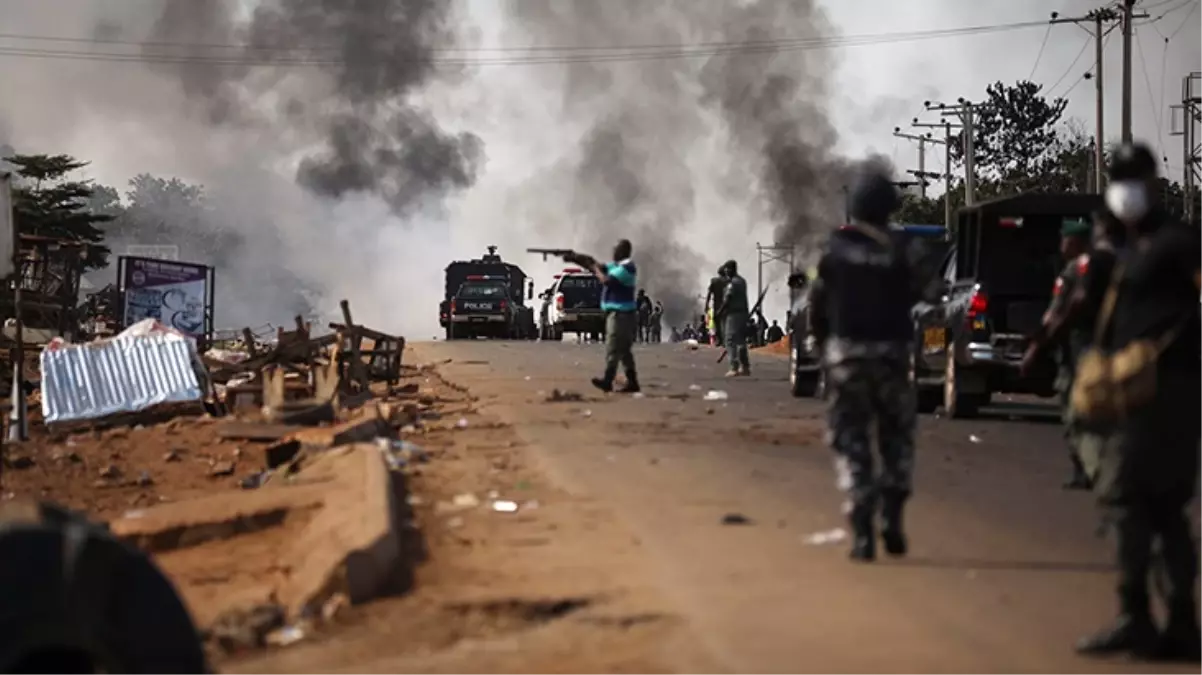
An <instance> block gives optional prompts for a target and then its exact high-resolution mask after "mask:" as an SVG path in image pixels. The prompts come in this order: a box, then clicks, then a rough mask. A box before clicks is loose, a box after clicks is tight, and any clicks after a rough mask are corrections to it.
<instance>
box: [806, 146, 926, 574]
mask: <svg viewBox="0 0 1202 675" xmlns="http://www.w3.org/2000/svg"><path fill="white" fill-rule="evenodd" d="M900 201H901V200H900V195H899V194H898V191H897V188H896V187H895V186H894V184H893V182H892V180H891V179H890V177H889V176H888V175H887V174H886V173H885V172H884V171H883V170H881V169H879V168H876V167H865V168H864V169H863V170H862V171H861V175H859V176H858V178H857V180H856V183H855V185H854V187H853V189H852V190H851V193H850V205H849V211H850V216H851V218H852V220H853V223H852V224H851V225H850V226H849V227H847V228H841V229H839V230H838V231H836V232H835V233H833V234H832V235H831V238H830V240H829V242H828V243H827V245H826V249H825V251H824V253H823V255H822V258H821V261H820V262H819V264H818V270H817V274H816V275H815V279H814V282H813V284H812V285H811V288H810V303H809V304H810V311H809V321H810V334H811V335H813V336H814V338H815V339H816V341H817V343H818V344H819V345H820V349H821V351H822V360H823V366H824V367H825V368H826V371H827V374H828V379H827V381H828V383H829V386H830V390H831V405H830V410H829V419H828V424H829V427H830V433H829V437H830V439H831V445H832V449H833V450H834V451H835V454H836V456H837V462H836V465H837V467H838V473H839V476H838V483H839V486H840V487H841V488H842V489H843V490H845V491H846V492H847V493H848V498H849V501H850V504H849V505H848V506H849V507H850V508H849V509H848V511H849V519H850V523H851V527H852V529H853V531H854V537H853V543H852V550H851V558H852V559H853V560H860V561H870V560H873V559H875V557H876V541H875V534H874V523H873V521H874V519H875V518H876V516H877V509H878V508H879V509H880V515H881V517H882V520H883V529H882V531H881V538H882V540H883V542H884V544H885V551H886V552H887V553H889V554H890V555H894V556H900V555H905V553H906V550H907V542H906V537H905V534H904V532H903V527H902V520H903V518H902V511H903V507H904V505H905V503H906V500H907V499H908V498H909V496H910V492H911V471H912V468H913V463H914V428H915V422H916V410H915V395H914V388H913V386H912V385H911V383H910V378H909V370H910V353H911V352H910V343H911V340H912V339H913V334H914V329H913V323H912V321H911V318H910V308H911V307H912V306H913V304H914V303H915V302H916V300H917V299H918V298H919V296H920V292H921V289H922V288H924V286H925V283H924V282H925V280H924V279H921V278H919V277H920V276H921V275H920V274H918V273H917V272H916V270H915V269H914V266H913V263H912V262H911V259H910V257H909V255H908V250H907V247H906V245H905V240H904V238H903V237H902V236H901V234H900V233H893V232H890V230H889V227H888V223H889V216H890V214H891V213H892V212H893V211H894V210H895V209H897V207H898V206H899V204H900ZM874 422H875V424H874ZM874 432H877V433H878V435H879V438H878V443H879V450H880V452H879V455H880V460H881V464H882V470H881V472H880V474H879V475H877V474H876V473H875V472H874V468H873V462H874V457H873V452H872V437H873V434H874Z"/></svg>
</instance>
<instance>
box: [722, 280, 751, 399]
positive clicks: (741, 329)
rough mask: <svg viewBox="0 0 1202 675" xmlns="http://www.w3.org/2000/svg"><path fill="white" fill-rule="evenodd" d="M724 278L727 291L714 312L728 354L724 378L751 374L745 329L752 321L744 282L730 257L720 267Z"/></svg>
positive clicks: (745, 282) (723, 293)
mask: <svg viewBox="0 0 1202 675" xmlns="http://www.w3.org/2000/svg"><path fill="white" fill-rule="evenodd" d="M722 270H723V275H724V276H725V277H726V290H725V291H723V292H722V300H721V303H720V304H719V306H718V311H717V315H718V316H719V317H721V321H722V338H723V342H724V343H725V346H726V352H727V354H728V355H729V356H730V370H729V371H727V373H726V376H727V377H735V376H738V375H744V376H746V375H750V374H751V357H750V355H749V354H748V353H747V335H748V332H747V329H748V324H749V323H750V321H751V315H750V312H751V307H749V306H748V304H747V281H746V280H744V279H743V277H741V276H739V265H738V263H736V262H735V261H733V260H728V261H726V264H725V265H723V266H722Z"/></svg>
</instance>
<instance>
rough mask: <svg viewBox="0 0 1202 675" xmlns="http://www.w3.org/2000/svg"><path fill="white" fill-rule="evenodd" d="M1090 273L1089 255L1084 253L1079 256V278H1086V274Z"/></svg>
mask: <svg viewBox="0 0 1202 675" xmlns="http://www.w3.org/2000/svg"><path fill="white" fill-rule="evenodd" d="M1088 271H1089V254H1088V253H1082V254H1081V255H1079V256H1077V274H1078V275H1079V276H1085V273H1086V272H1088Z"/></svg>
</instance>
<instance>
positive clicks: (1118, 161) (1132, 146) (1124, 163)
mask: <svg viewBox="0 0 1202 675" xmlns="http://www.w3.org/2000/svg"><path fill="white" fill-rule="evenodd" d="M1108 173H1109V177H1110V180H1112V181H1120V180H1144V179H1147V178H1152V177H1155V176H1156V156H1155V155H1153V154H1152V150H1151V149H1150V148H1148V146H1146V145H1144V144H1143V143H1124V144H1123V145H1121V146H1120V147H1119V148H1118V149H1117V150H1115V152H1114V156H1113V157H1112V158H1111V160H1110V170H1109V171H1108Z"/></svg>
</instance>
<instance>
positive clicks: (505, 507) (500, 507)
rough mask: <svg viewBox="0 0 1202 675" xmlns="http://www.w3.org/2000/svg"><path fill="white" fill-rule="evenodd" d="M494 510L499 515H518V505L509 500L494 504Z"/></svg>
mask: <svg viewBox="0 0 1202 675" xmlns="http://www.w3.org/2000/svg"><path fill="white" fill-rule="evenodd" d="M492 510H493V511H496V512H497V513H517V510H518V503H517V502H511V501H509V500H508V499H498V500H496V501H494V502H493V503H492Z"/></svg>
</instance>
